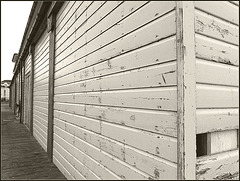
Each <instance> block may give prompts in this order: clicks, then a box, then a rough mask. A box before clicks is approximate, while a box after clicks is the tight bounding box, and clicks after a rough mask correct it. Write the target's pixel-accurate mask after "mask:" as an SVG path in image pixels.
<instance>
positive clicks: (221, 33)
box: [195, 10, 239, 45]
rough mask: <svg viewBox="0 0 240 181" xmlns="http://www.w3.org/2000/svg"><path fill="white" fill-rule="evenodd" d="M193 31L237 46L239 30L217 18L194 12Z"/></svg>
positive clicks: (197, 11)
mask: <svg viewBox="0 0 240 181" xmlns="http://www.w3.org/2000/svg"><path fill="white" fill-rule="evenodd" d="M195 31H196V32H197V33H200V34H203V35H205V36H208V37H212V38H216V39H218V40H221V41H225V42H227V43H232V44H234V45H238V44H239V28H238V26H236V25H232V24H230V23H227V22H225V21H223V20H221V19H219V18H216V17H214V16H211V15H209V14H206V13H204V12H202V11H199V10H196V11H195Z"/></svg>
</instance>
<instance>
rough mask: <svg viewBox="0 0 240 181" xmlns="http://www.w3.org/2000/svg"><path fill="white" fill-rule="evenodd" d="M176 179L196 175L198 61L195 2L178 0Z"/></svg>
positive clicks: (194, 176) (191, 178)
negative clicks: (196, 57) (196, 53)
mask: <svg viewBox="0 0 240 181" xmlns="http://www.w3.org/2000/svg"><path fill="white" fill-rule="evenodd" d="M176 25H177V27H176V29H177V74H178V75H177V101H178V103H177V107H178V108H177V116H178V118H177V148H178V149H177V152H178V153H177V154H178V159H177V178H178V179H179V180H186V179H187V180H195V178H196V171H195V170H196V168H195V167H196V78H195V77H196V61H195V34H194V4H193V1H177V2H176Z"/></svg>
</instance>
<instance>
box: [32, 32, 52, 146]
mask: <svg viewBox="0 0 240 181" xmlns="http://www.w3.org/2000/svg"><path fill="white" fill-rule="evenodd" d="M48 48H49V36H48V33H47V30H45V31H44V32H43V35H42V36H41V37H40V39H39V40H38V42H37V44H36V45H35V52H34V72H33V75H34V81H33V82H34V83H33V135H34V136H35V137H36V138H37V140H38V141H39V143H40V144H41V145H42V147H43V148H44V150H45V151H46V150H47V120H48V107H47V102H48V70H49V68H48V64H49V50H48ZM39 101H40V102H39Z"/></svg>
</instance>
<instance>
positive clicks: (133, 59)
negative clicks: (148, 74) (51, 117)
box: [55, 36, 176, 86]
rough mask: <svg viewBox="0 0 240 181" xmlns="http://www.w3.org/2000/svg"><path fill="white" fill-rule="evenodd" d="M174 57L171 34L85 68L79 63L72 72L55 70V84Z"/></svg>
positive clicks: (174, 45)
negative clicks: (62, 73)
mask: <svg viewBox="0 0 240 181" xmlns="http://www.w3.org/2000/svg"><path fill="white" fill-rule="evenodd" d="M175 59H176V38H175V36H172V37H170V38H167V39H165V40H162V41H160V42H157V43H154V44H151V45H148V46H146V47H143V48H139V49H137V50H136V51H132V52H129V53H127V54H124V55H122V56H118V57H115V58H112V59H110V60H108V61H104V62H101V63H98V64H95V65H93V66H89V67H88V68H85V69H81V68H83V65H81V64H79V65H78V67H79V68H80V70H79V71H76V72H74V70H77V69H76V68H73V69H72V72H73V73H72V72H71V71H70V69H69V71H66V70H65V71H64V72H65V74H66V75H65V76H62V75H61V74H60V72H59V73H58V72H56V74H55V78H56V79H55V85H56V86H58V85H64V84H69V83H72V82H75V81H80V80H85V79H90V78H95V77H99V76H104V75H108V74H114V73H118V72H123V71H127V70H133V69H138V68H141V67H146V66H151V65H156V64H162V63H165V62H168V61H173V60H175ZM67 70H68V69H67ZM68 72H69V73H68ZM58 77H60V78H58Z"/></svg>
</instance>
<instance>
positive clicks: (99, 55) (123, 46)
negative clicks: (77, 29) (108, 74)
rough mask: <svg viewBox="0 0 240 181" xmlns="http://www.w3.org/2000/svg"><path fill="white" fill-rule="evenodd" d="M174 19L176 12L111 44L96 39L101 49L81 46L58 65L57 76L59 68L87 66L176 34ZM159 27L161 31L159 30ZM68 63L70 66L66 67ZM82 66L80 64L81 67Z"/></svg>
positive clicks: (72, 68)
mask: <svg viewBox="0 0 240 181" xmlns="http://www.w3.org/2000/svg"><path fill="white" fill-rule="evenodd" d="M174 21H175V14H174V13H173V12H172V13H169V14H167V15H166V16H164V17H162V18H159V19H158V20H156V21H154V22H153V23H150V24H149V25H148V26H145V27H144V28H141V29H139V30H138V31H135V32H134V33H131V34H129V35H128V36H125V37H124V38H121V39H118V40H117V41H115V42H113V43H111V44H107V45H106V46H104V45H103V44H102V42H99V41H94V44H97V45H101V46H104V47H102V48H100V47H98V49H99V48H100V49H99V50H98V51H96V50H97V49H92V47H93V46H90V45H89V46H87V47H86V49H87V50H86V49H82V48H80V49H79V50H78V51H75V52H73V53H72V54H70V55H69V56H68V57H67V58H66V60H65V59H64V61H62V62H61V63H59V64H57V65H56V77H59V76H58V74H59V73H58V70H62V71H68V70H69V69H71V71H75V70H76V69H75V68H74V67H76V66H78V65H79V64H82V66H85V67H87V66H90V65H93V64H95V63H98V62H100V61H103V60H106V59H109V58H112V57H115V56H118V55H121V54H123V53H126V52H128V51H131V50H133V49H137V48H139V47H141V46H144V45H147V44H149V43H152V42H156V41H160V40H161V39H163V38H166V37H168V36H171V35H174V34H175V26H174ZM166 24H167V26H168V27H166V28H164V29H161V28H160V27H163V26H166ZM159 28H160V30H161V31H160V30H159ZM113 34H114V32H113ZM140 37H145V38H140ZM101 40H102V41H106V37H104V38H101ZM78 47H79V45H78ZM89 48H91V49H89ZM86 54H88V56H87V57H85V58H84V61H83V60H78V61H75V62H74V63H72V64H70V65H68V64H69V63H70V62H73V60H76V59H79V58H82V57H84V55H86ZM82 55H83V56H82ZM57 59H59V57H56V61H57ZM83 62H84V63H83ZM66 65H68V66H67V67H65V66H66ZM82 66H80V67H79V68H81V67H82ZM79 68H78V69H79Z"/></svg>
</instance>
